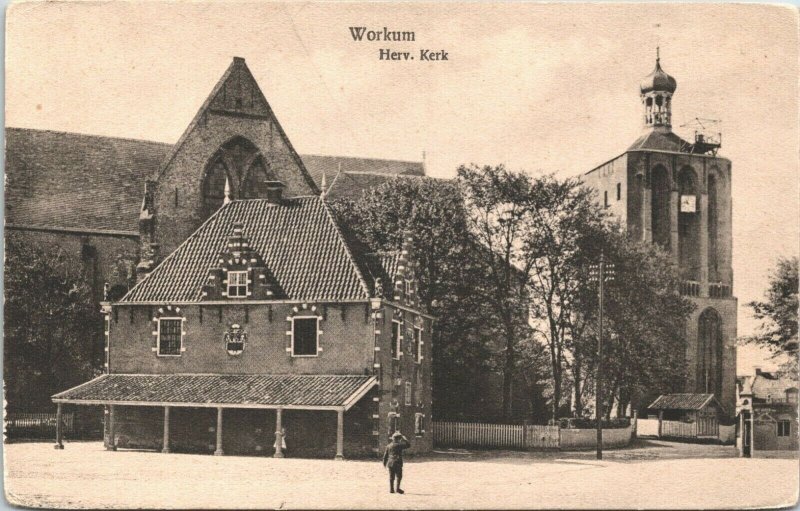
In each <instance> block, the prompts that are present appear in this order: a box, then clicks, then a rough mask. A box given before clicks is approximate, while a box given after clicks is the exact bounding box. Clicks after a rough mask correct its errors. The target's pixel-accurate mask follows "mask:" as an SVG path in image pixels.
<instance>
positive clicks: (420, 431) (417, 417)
mask: <svg viewBox="0 0 800 511" xmlns="http://www.w3.org/2000/svg"><path fill="white" fill-rule="evenodd" d="M423 435H425V414H423V413H416V414H414V436H423Z"/></svg>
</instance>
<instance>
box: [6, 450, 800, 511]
mask: <svg viewBox="0 0 800 511" xmlns="http://www.w3.org/2000/svg"><path fill="white" fill-rule="evenodd" d="M3 448H4V472H5V496H6V499H7V500H8V502H9V503H10V504H13V505H18V506H32V507H47V508H54V507H61V508H63V507H73V508H106V507H110V508H173V509H174V508H184V509H186V508H189V509H191V508H227V509H231V508H237V509H246V508H250V509H252V508H373V509H374V508H381V509H386V508H390V509H395V508H426V509H431V508H439V509H441V508H466V509H469V508H472V509H474V508H492V509H498V508H573V509H574V508H584V509H586V508H595V509H596V508H662V509H664V508H669V509H677V508H695V509H697V508H709V509H710V508H741V507H771V506H788V505H791V504H793V503H794V502H796V501H797V494H798V461H797V460H796V459H744V458H736V457H735V450H734V449H733V448H732V447H723V446H714V445H692V444H680V443H670V442H660V441H640V442H639V443H638V444H637V445H636V446H635V447H632V448H627V449H621V450H615V451H607V452H606V453H605V457H604V459H603V460H602V461H597V460H595V459H594V452H577V453H563V452H544V453H543V452H536V453H520V452H510V451H492V452H471V451H463V450H461V451H447V452H437V453H434V454H432V455H430V456H426V457H424V458H416V459H410V460H407V462H406V467H405V472H406V473H405V478H404V480H403V486H404V489H405V490H406V494H405V495H398V494H389V492H388V482H387V474H386V472H385V471H384V469H383V468H382V467H381V465H380V463H379V462H378V461H376V460H369V461H367V460H358V461H357V460H345V461H334V460H307V459H289V458H287V459H272V458H257V457H234V456H221V457H220V456H217V457H215V456H208V455H188V454H161V453H155V452H136V451H118V452H109V451H106V450H104V449H103V446H102V443H100V442H74V443H67V444H66V449H64V450H63V451H57V450H54V449H53V447H52V444H50V443H13V444H6V445H4V446H3Z"/></svg>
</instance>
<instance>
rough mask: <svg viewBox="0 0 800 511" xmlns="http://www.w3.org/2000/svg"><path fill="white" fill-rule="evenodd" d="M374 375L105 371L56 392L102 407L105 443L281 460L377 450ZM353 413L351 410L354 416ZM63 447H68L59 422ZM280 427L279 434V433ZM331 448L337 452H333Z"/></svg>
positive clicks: (66, 401) (61, 399)
mask: <svg viewBox="0 0 800 511" xmlns="http://www.w3.org/2000/svg"><path fill="white" fill-rule="evenodd" d="M376 386H377V379H376V378H375V377H374V376H357V375H334V376H317V375H172V374H171V375H152V374H149V375H143V374H133V375H122V374H112V375H103V376H100V377H99V378H96V379H94V380H92V381H90V382H87V383H84V384H83V385H79V386H77V387H74V388H72V389H69V390H67V391H64V392H61V393H59V394H56V395H55V396H53V402H55V403H56V405H57V415H58V416H59V417H61V415H62V414H63V410H64V407H65V406H68V405H95V406H103V407H105V410H106V415H105V435H104V436H105V444H106V448H107V449H110V450H116V449H117V448H134V449H152V450H161V451H162V452H172V451H178V452H204V451H205V452H213V454H215V455H223V454H226V453H230V454H254V455H272V456H274V457H276V458H282V457H284V456H285V455H286V450H287V438H288V439H290V440H289V442H288V451H289V453H290V454H291V455H299V456H309V455H310V456H315V455H319V453H325V452H330V451H331V450H332V448H333V445H335V453H334V457H335V458H336V459H343V458H344V456H345V452H346V450H347V448H348V447H349V450H350V451H351V452H354V453H355V452H358V453H360V452H367V451H368V452H372V450H373V448H374V447H375V445H376V442H377V439H376V438H374V437H373V436H372V431H373V429H375V428H374V424H372V422H371V421H372V419H373V418H374V416H375V415H374V414H373V413H372V408H375V409H377V403H375V401H374V400H373V399H374V398H373V399H364V398H365V397H366V396H367V395H368V394H370V391H371V390H372V389H373V388H375V387H376ZM348 412H349V413H348ZM57 423H58V426H57V430H56V446H55V447H56V448H57V449H63V446H64V443H63V434H62V428H61V426H60V425H61V424H62V421H61V420H58V421H57ZM273 432H274V434H273ZM329 447H330V449H329Z"/></svg>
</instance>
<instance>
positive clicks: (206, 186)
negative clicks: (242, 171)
mask: <svg viewBox="0 0 800 511" xmlns="http://www.w3.org/2000/svg"><path fill="white" fill-rule="evenodd" d="M227 178H228V171H227V169H226V168H225V164H224V163H223V162H222V161H221V160H216V161H215V162H214V163H213V164H212V165H211V167H209V169H208V173H207V174H206V180H205V183H203V205H204V206H205V208H206V211H207V213H208V214H211V213H213V212H214V211H216V210H217V209H219V207H220V206H222V202H223V201H224V200H225V181H226V179H227Z"/></svg>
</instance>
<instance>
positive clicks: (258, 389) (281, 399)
mask: <svg viewBox="0 0 800 511" xmlns="http://www.w3.org/2000/svg"><path fill="white" fill-rule="evenodd" d="M374 383H375V380H374V377H373V376H361V375H333V376H330V375H261V374H230V375H221V374H220V375H208V374H203V375H197V374H106V375H103V376H100V377H99V378H95V379H94V380H92V381H90V382H87V383H84V384H82V385H79V386H77V387H73V388H71V389H69V390H65V391H64V392H60V393H58V394H56V395H54V396H53V400H54V401H57V402H58V401H62V402H70V403H81V402H109V403H122V402H126V403H180V404H184V405H190V404H199V405H203V404H205V405H209V404H219V405H250V406H258V405H262V406H264V407H269V406H305V407H317V406H319V407H323V406H325V407H327V406H345V405H348V404H350V403H349V402H348V401H349V400H350V399H351V398H355V397H357V395H358V394H360V393H361V392H363V391H365V390H367V389H368V388H370V387H371V386H372V385H374Z"/></svg>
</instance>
